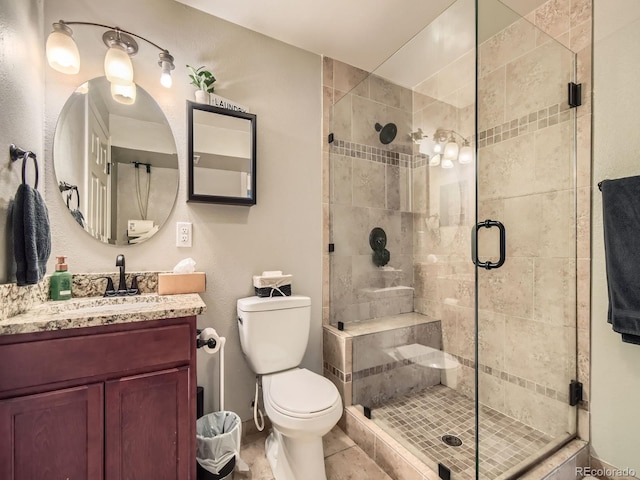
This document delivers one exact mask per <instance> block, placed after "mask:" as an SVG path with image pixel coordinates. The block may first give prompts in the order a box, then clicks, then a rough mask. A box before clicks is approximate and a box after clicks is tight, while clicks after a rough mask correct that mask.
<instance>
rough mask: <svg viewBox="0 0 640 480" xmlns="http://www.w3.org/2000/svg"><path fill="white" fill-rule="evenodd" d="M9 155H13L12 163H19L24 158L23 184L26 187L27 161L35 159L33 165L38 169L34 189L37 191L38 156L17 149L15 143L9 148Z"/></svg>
mask: <svg viewBox="0 0 640 480" xmlns="http://www.w3.org/2000/svg"><path fill="white" fill-rule="evenodd" d="M9 153H10V154H11V161H12V162H15V161H17V160H18V159H19V158H22V183H23V184H25V185H26V183H27V160H29V157H31V158H33V164H34V166H35V167H36V183H35V186H34V187H33V188H34V189H36V190H37V188H38V179H39V173H38V159H37V158H36V154H35V153H33V152H31V151H29V150H24V149H22V148H20V147H16V146H15V145H14V144H13V143H12V144H11V145H10V146H9Z"/></svg>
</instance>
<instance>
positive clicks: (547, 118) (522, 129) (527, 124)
mask: <svg viewBox="0 0 640 480" xmlns="http://www.w3.org/2000/svg"><path fill="white" fill-rule="evenodd" d="M570 119H571V112H570V108H569V105H568V104H567V103H566V102H563V103H556V104H554V105H551V106H549V107H546V108H543V109H541V110H538V111H537V112H533V113H529V114H528V115H524V116H522V117H520V118H515V119H512V120H510V121H508V122H505V123H503V124H501V125H496V126H494V127H492V128H488V129H487V130H482V131H481V132H478V148H482V147H487V146H489V145H495V144H496V143H501V142H504V141H505V140H509V139H511V138H516V137H518V136H520V135H524V134H527V133H530V132H535V131H536V130H541V129H543V128H546V127H551V126H553V125H557V124H558V123H563V122H566V121H568V120H570ZM473 140H475V138H474V139H473Z"/></svg>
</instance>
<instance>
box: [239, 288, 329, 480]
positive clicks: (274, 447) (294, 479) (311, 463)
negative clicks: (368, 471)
mask: <svg viewBox="0 0 640 480" xmlns="http://www.w3.org/2000/svg"><path fill="white" fill-rule="evenodd" d="M310 307H311V299H310V298H309V297H304V296H299V295H292V296H289V297H274V298H259V297H248V298H242V299H240V300H238V308H237V312H238V330H239V334H240V346H241V347H242V351H243V353H244V354H245V357H246V359H247V361H248V363H249V366H250V367H251V369H252V370H253V371H254V373H256V375H258V376H261V378H262V400H263V403H264V407H265V411H266V413H267V415H268V416H269V419H270V420H271V424H272V426H273V430H272V433H271V434H270V435H269V437H268V438H267V441H266V445H265V446H266V454H267V459H268V460H269V465H270V466H271V470H272V471H273V475H274V477H275V478H276V480H326V478H327V477H326V474H325V469H324V454H323V447H322V436H323V435H325V434H326V433H328V432H329V430H331V429H332V428H333V426H334V425H335V424H336V423H338V420H339V419H340V416H341V415H342V400H341V398H340V394H339V393H338V389H337V388H336V386H335V385H334V384H333V383H332V382H331V381H330V380H329V379H327V378H325V377H323V376H321V375H318V374H316V373H313V372H311V371H309V370H307V369H305V368H300V363H301V362H302V357H303V356H304V353H305V351H306V349H307V342H308V340H309V329H310V324H311V323H310V322H311V315H310V310H311V308H310Z"/></svg>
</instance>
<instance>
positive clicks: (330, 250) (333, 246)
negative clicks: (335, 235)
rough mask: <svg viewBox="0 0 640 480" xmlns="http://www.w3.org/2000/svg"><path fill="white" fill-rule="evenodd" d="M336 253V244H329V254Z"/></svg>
mask: <svg viewBox="0 0 640 480" xmlns="http://www.w3.org/2000/svg"><path fill="white" fill-rule="evenodd" d="M335 251H336V244H335V243H330V244H329V253H331V252H335Z"/></svg>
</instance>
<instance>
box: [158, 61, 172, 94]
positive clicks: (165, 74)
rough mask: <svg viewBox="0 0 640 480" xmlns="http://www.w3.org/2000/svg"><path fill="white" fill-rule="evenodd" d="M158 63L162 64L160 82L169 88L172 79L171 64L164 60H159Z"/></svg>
mask: <svg viewBox="0 0 640 480" xmlns="http://www.w3.org/2000/svg"><path fill="white" fill-rule="evenodd" d="M160 65H161V66H162V75H161V76H160V83H161V84H162V86H163V87H165V88H171V85H172V83H173V82H172V80H171V64H170V63H169V62H166V61H161V62H160Z"/></svg>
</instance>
